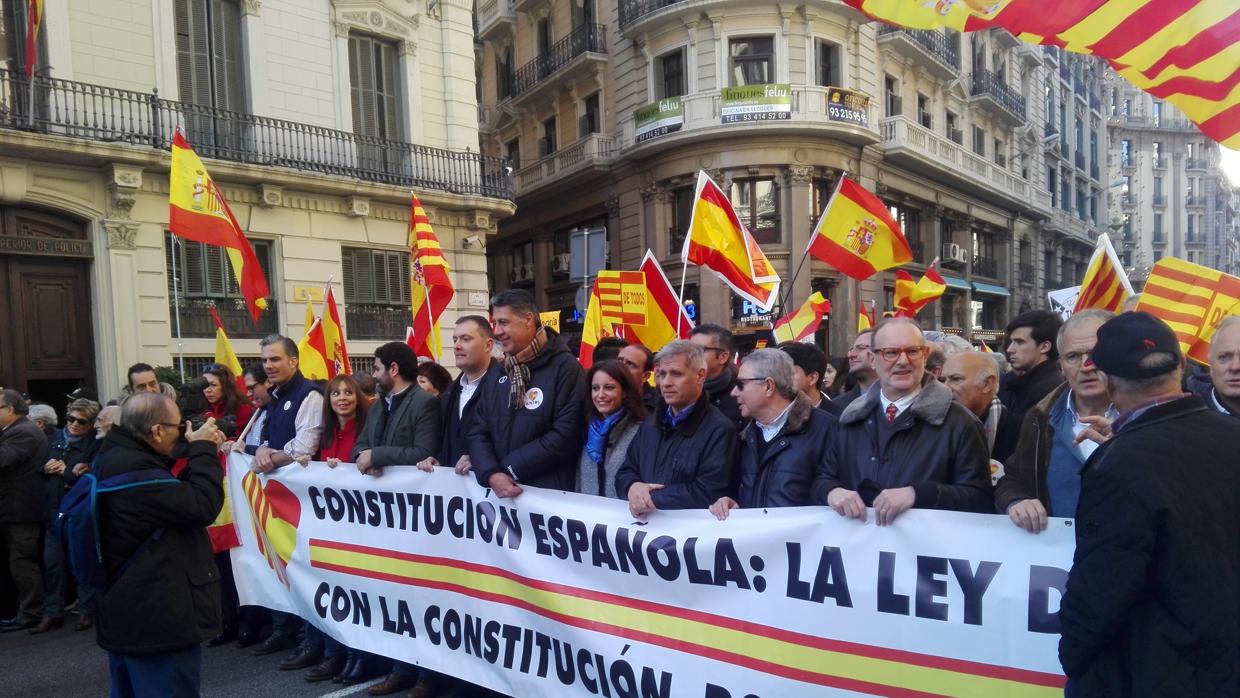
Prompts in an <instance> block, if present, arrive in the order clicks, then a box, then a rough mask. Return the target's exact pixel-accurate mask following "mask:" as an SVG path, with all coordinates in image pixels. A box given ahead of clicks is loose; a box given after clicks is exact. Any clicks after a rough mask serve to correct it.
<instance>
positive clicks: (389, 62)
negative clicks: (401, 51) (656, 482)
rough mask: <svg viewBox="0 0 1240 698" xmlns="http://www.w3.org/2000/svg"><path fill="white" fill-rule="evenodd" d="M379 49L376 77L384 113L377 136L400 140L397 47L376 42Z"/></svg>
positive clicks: (377, 52)
mask: <svg viewBox="0 0 1240 698" xmlns="http://www.w3.org/2000/svg"><path fill="white" fill-rule="evenodd" d="M375 46H376V48H377V49H378V50H377V51H376V52H375V58H376V62H377V63H379V65H378V66H376V71H375V77H376V82H377V84H376V87H377V88H378V94H379V98H380V99H382V100H383V101H382V105H381V109H382V113H381V114H380V122H379V124H378V130H377V131H376V135H378V136H381V137H383V138H389V139H398V138H400V119H399V118H398V116H397V114H398V106H399V105H398V104H397V101H396V95H397V94H398V93H399V88H398V86H397V77H396V74H397V70H396V65H397V59H396V47H395V46H393V45H391V44H388V43H382V42H378V41H376V42H375Z"/></svg>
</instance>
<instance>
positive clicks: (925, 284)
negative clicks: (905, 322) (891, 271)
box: [895, 264, 947, 317]
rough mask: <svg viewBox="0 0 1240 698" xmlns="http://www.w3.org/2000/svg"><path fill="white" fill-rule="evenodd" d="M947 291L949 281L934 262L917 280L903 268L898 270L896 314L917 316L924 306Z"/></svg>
mask: <svg viewBox="0 0 1240 698" xmlns="http://www.w3.org/2000/svg"><path fill="white" fill-rule="evenodd" d="M946 291H947V281H945V280H944V279H943V277H942V275H940V274H939V271H938V270H937V269H935V268H934V265H933V264H931V265H930V266H929V267H927V268H926V273H925V274H923V275H922V277H921V278H920V279H918V280H917V281H916V282H914V281H913V277H912V276H911V275H910V274H909V273H908V272H906V271H904V270H903V269H901V270H899V271H897V272H896V288H895V306H896V314H897V315H903V316H905V317H917V313H919V312H921V309H922V308H924V307H926V306H927V305H929V304H930V303H933V302H934V301H936V300H938V299H939V298H941V297H942V296H943V294H944V293H945V292H946Z"/></svg>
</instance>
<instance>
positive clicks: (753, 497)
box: [736, 394, 837, 509]
mask: <svg viewBox="0 0 1240 698" xmlns="http://www.w3.org/2000/svg"><path fill="white" fill-rule="evenodd" d="M836 429H837V420H836V419H835V417H833V416H832V415H829V414H827V413H826V412H823V411H822V410H820V409H815V408H814V406H813V405H812V404H811V403H810V401H809V398H808V397H806V396H805V395H804V394H798V395H797V398H796V402H794V403H792V408H791V409H790V410H789V411H788V421H787V422H786V423H785V424H784V428H783V429H780V431H779V433H778V434H776V435H775V438H773V439H771V440H770V441H769V442H767V443H766V444H765V446H766V447H765V449H763V448H760V447H759V446H760V442H761V440H762V429H761V427H759V426H758V425H757V424H756V423H754V422H752V421H751V422H750V423H749V426H747V427H745V429H744V431H742V432H741V439H740V448H739V449H738V454H737V459H736V460H737V469H738V470H739V472H740V490H739V492H738V496H737V502H738V503H739V504H740V505H741V507H743V508H745V509H754V508H762V507H803V506H809V505H810V504H811V503H812V502H811V501H810V485H811V484H812V483H813V481H814V472H815V470H817V467H818V464H819V463H822V462H823V461H824V460H825V459H826V457H827V450H828V449H829V448H830V447H831V439H832V438H833V437H834V436H835V431H836Z"/></svg>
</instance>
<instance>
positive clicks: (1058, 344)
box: [1055, 308, 1115, 354]
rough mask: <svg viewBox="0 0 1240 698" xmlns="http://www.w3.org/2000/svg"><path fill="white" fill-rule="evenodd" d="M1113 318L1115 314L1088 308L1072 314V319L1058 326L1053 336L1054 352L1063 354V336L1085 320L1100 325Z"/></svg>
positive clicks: (1100, 309)
mask: <svg viewBox="0 0 1240 698" xmlns="http://www.w3.org/2000/svg"><path fill="white" fill-rule="evenodd" d="M1113 317H1115V313H1113V312H1111V311H1109V310H1103V309H1102V308H1089V309H1088V310H1082V311H1081V312H1079V313H1073V314H1072V317H1070V318H1068V319H1067V320H1064V323H1063V324H1062V325H1060V326H1059V333H1058V334H1056V335H1055V350H1056V351H1058V352H1059V353H1061V354H1062V353H1063V336H1064V334H1066V333H1067V332H1068V330H1069V329H1070V328H1072V327H1076V326H1077V325H1079V324H1081V323H1082V322H1085V321H1087V320H1094V321H1096V322H1097V323H1098V324H1100V325H1101V324H1102V323H1104V322H1106V321H1107V320H1110V319H1111V318H1113Z"/></svg>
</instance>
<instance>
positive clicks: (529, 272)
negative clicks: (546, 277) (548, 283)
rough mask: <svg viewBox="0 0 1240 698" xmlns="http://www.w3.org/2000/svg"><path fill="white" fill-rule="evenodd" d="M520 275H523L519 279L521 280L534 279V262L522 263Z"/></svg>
mask: <svg viewBox="0 0 1240 698" xmlns="http://www.w3.org/2000/svg"><path fill="white" fill-rule="evenodd" d="M520 276H521V278H520V279H519V280H520V281H533V280H534V265H533V264H522V265H521V274H520Z"/></svg>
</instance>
